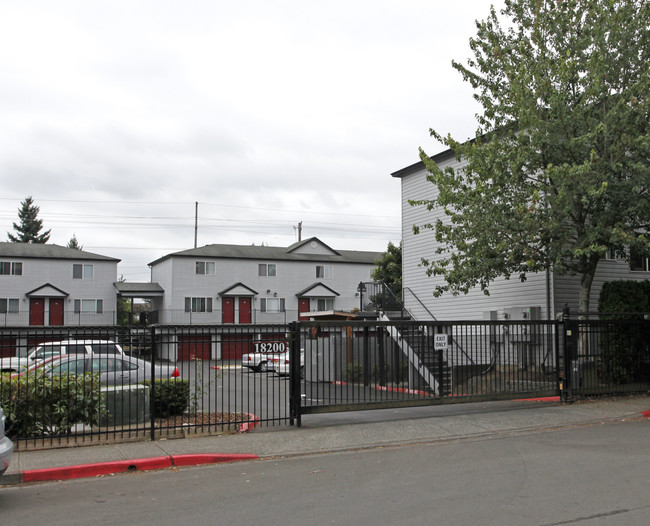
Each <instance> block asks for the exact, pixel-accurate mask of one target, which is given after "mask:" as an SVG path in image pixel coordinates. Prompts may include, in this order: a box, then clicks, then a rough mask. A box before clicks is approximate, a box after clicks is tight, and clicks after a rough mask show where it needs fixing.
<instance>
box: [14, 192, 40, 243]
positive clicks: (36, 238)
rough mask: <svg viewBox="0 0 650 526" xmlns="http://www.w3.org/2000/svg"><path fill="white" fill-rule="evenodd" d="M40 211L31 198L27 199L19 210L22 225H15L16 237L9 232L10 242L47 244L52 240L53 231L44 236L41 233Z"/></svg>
mask: <svg viewBox="0 0 650 526" xmlns="http://www.w3.org/2000/svg"><path fill="white" fill-rule="evenodd" d="M39 211H40V208H39V207H38V206H36V205H35V204H34V200H33V199H32V198H31V196H29V197H27V198H25V200H24V201H23V202H22V203H21V204H20V208H19V209H18V219H19V220H20V224H17V223H14V224H13V227H14V230H15V231H16V235H13V234H12V233H11V232H7V235H8V236H9V241H11V242H12V243H38V244H44V243H47V242H48V240H49V239H50V232H51V230H48V231H47V232H43V233H42V234H40V233H39V232H40V231H41V229H42V228H43V221H42V220H41V219H39V218H38V212H39Z"/></svg>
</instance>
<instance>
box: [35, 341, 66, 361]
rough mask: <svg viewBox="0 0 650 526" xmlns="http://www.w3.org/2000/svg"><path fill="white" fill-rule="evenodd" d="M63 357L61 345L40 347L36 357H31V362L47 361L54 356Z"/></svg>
mask: <svg viewBox="0 0 650 526" xmlns="http://www.w3.org/2000/svg"><path fill="white" fill-rule="evenodd" d="M60 355H61V346H60V345H48V346H46V347H39V348H38V349H37V350H36V351H35V352H34V356H32V357H31V360H33V361H36V360H46V359H47V358H51V357H52V356H60Z"/></svg>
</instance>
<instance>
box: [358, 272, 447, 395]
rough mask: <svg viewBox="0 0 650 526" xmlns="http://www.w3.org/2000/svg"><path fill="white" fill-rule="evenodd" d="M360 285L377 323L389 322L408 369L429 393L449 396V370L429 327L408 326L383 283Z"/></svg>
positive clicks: (398, 303) (399, 304)
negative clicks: (366, 294)
mask: <svg viewBox="0 0 650 526" xmlns="http://www.w3.org/2000/svg"><path fill="white" fill-rule="evenodd" d="M364 285H365V290H366V291H368V292H369V295H368V297H369V298H370V300H371V302H372V303H371V304H372V306H373V307H374V309H375V310H376V311H377V313H378V318H379V320H380V321H385V322H390V325H388V326H387V327H386V330H387V332H388V334H389V335H390V336H391V338H392V339H393V341H395V343H396V344H397V346H398V347H399V349H400V350H401V351H402V353H403V354H404V355H405V356H406V357H407V359H408V361H409V364H410V365H411V368H410V369H411V370H412V371H415V372H417V374H418V376H420V377H421V378H422V380H423V381H424V383H425V384H426V386H427V388H428V389H429V390H430V391H431V393H432V394H435V395H436V396H445V395H448V394H450V393H451V387H452V385H451V382H452V375H451V367H450V366H449V363H448V360H447V357H446V356H445V353H444V352H443V351H441V350H436V349H435V344H434V334H433V332H434V331H433V330H432V329H433V327H427V326H426V325H421V324H414V323H409V322H413V321H415V320H414V319H413V317H412V316H411V315H410V313H409V312H408V311H407V310H406V309H405V308H404V305H403V303H402V302H401V301H400V300H399V299H398V298H397V297H396V296H395V294H393V292H392V291H391V290H390V288H389V287H388V286H386V285H385V284H384V283H365V284H364ZM400 325H401V326H400ZM409 377H410V375H409ZM412 383H415V382H412Z"/></svg>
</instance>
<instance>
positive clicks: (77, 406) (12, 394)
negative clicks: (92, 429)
mask: <svg viewBox="0 0 650 526" xmlns="http://www.w3.org/2000/svg"><path fill="white" fill-rule="evenodd" d="M100 386H101V384H100V382H99V374H98V373H94V374H93V373H87V374H79V375H76V374H66V375H62V376H52V377H50V376H48V375H46V374H44V373H43V371H34V372H30V374H28V375H22V376H16V375H13V376H12V375H9V374H6V373H5V374H3V375H2V378H0V404H2V408H3V410H4V413H5V416H6V419H7V420H6V433H7V436H9V437H11V438H28V437H36V436H45V435H55V434H66V433H69V432H70V430H71V429H72V427H73V426H74V425H75V424H85V425H89V426H93V425H96V424H97V423H98V421H99V416H100V412H101V411H102V409H103V403H102V400H101V395H100Z"/></svg>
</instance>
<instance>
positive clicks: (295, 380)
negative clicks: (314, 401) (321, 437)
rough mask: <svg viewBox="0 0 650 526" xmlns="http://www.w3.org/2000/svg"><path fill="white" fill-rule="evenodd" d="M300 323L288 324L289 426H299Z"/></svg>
mask: <svg viewBox="0 0 650 526" xmlns="http://www.w3.org/2000/svg"><path fill="white" fill-rule="evenodd" d="M300 402H301V397H300V322H298V321H292V322H291V323H290V324H289V425H291V426H292V425H294V421H295V423H296V425H297V426H298V427H300V426H301V424H302V422H301V411H300Z"/></svg>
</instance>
